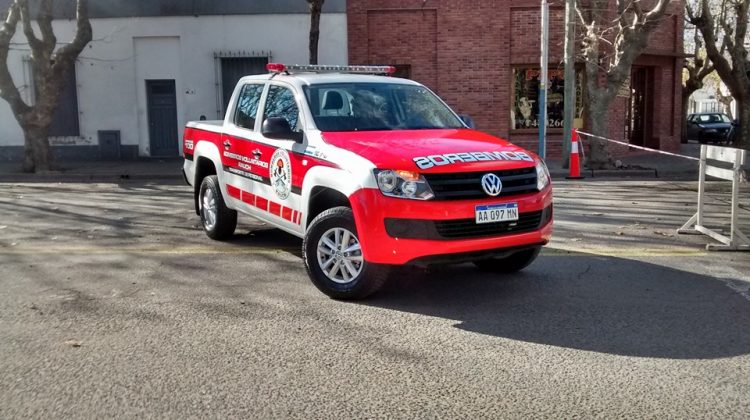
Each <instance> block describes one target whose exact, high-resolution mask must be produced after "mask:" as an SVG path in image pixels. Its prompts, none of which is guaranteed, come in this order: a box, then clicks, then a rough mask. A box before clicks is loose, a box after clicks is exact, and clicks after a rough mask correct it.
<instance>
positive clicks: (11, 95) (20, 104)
mask: <svg viewBox="0 0 750 420" xmlns="http://www.w3.org/2000/svg"><path fill="white" fill-rule="evenodd" d="M20 18H21V11H20V9H19V7H18V4H15V3H14V4H12V5H11V6H10V7H9V8H8V16H7V18H6V19H5V22H4V23H3V27H2V29H0V97H2V98H3V99H5V100H6V101H8V103H9V104H10V107H11V109H12V110H13V113H14V114H15V115H16V116H20V115H25V114H27V113H28V112H29V110H30V107H29V106H28V105H27V104H26V102H24V101H23V99H22V98H21V93H20V92H19V91H18V88H17V87H16V84H15V83H14V82H13V76H11V74H10V70H9V69H8V52H9V51H10V40H11V39H12V38H13V35H14V34H15V33H16V26H17V25H18V21H19V20H20Z"/></svg>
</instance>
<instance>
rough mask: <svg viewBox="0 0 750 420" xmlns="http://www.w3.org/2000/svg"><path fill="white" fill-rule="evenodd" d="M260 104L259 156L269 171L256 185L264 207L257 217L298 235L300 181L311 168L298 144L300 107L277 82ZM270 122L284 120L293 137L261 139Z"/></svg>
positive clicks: (291, 91)
mask: <svg viewBox="0 0 750 420" xmlns="http://www.w3.org/2000/svg"><path fill="white" fill-rule="evenodd" d="M300 97H301V96H300ZM263 101H264V102H263V106H262V108H261V111H260V112H261V113H262V118H259V121H258V125H259V126H260V127H261V129H260V131H259V134H260V137H259V138H260V140H259V143H260V144H259V145H258V152H260V155H261V160H262V161H263V163H264V165H267V166H268V168H267V169H266V172H265V173H263V177H264V179H263V182H258V183H256V185H255V186H256V190H255V191H254V194H256V196H257V198H256V200H261V204H266V206H267V207H266V211H265V212H261V215H260V216H261V218H262V219H264V220H265V221H267V222H268V223H269V224H273V225H276V226H277V227H280V228H282V229H284V230H287V231H290V232H292V233H296V234H300V233H302V211H303V205H302V197H301V193H302V180H303V179H304V175H305V173H306V172H307V170H308V169H309V166H310V165H309V163H308V160H307V159H306V156H305V155H304V154H303V152H304V150H305V147H306V146H305V145H304V144H302V141H301V140H300V139H302V138H303V134H302V130H301V127H303V126H304V125H303V124H302V121H301V118H303V117H302V115H301V114H302V113H301V112H300V109H301V108H300V106H302V105H303V104H302V102H301V101H300V100H299V99H298V97H297V95H296V94H295V91H294V89H293V87H292V86H290V85H287V84H285V83H281V82H278V81H274V82H271V83H270V84H269V86H268V89H267V92H266V94H265V95H264V99H263ZM269 118H283V119H284V120H286V123H288V126H289V127H291V129H292V131H293V132H294V133H295V134H294V135H290V136H289V138H272V137H276V136H272V135H271V134H269V135H268V136H266V135H264V134H263V130H262V126H263V123H264V122H265V121H266V120H268V119H269ZM277 122H278V121H277Z"/></svg>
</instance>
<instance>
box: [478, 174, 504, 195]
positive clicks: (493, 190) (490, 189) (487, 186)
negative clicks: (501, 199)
mask: <svg viewBox="0 0 750 420" xmlns="http://www.w3.org/2000/svg"><path fill="white" fill-rule="evenodd" d="M482 189H484V192H486V193H487V195H489V196H492V197H497V196H498V195H499V194H500V191H502V190H503V181H501V180H500V177H499V176H497V175H495V174H486V175H485V176H483V177H482Z"/></svg>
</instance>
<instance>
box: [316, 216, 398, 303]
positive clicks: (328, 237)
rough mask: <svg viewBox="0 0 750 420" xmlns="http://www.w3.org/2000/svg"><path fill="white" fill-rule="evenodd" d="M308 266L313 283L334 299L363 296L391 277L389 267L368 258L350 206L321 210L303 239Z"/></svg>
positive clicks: (372, 291) (375, 289)
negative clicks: (365, 255) (364, 253)
mask: <svg viewBox="0 0 750 420" xmlns="http://www.w3.org/2000/svg"><path fill="white" fill-rule="evenodd" d="M302 252H303V255H304V259H305V268H306V269H307V274H308V275H309V276H310V280H312V282H313V284H314V285H315V286H316V287H317V288H318V289H319V290H320V291H321V292H323V293H325V294H326V295H328V296H330V297H332V298H334V299H362V298H365V297H367V296H369V295H371V294H372V293H375V292H376V291H377V290H378V289H380V287H381V286H382V285H383V283H385V281H386V279H387V277H388V267H387V266H383V265H378V264H373V263H370V262H367V261H365V259H364V255H363V254H362V246H361V244H360V241H359V237H358V235H357V227H356V226H355V223H354V214H353V213H352V210H351V209H350V208H348V207H334V208H332V209H329V210H326V211H324V212H322V213H321V214H319V215H318V216H317V217H316V218H315V219H314V220H313V221H312V223H311V224H310V228H309V229H308V231H307V234H306V235H305V239H304V241H303V242H302Z"/></svg>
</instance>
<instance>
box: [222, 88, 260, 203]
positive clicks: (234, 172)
mask: <svg viewBox="0 0 750 420" xmlns="http://www.w3.org/2000/svg"><path fill="white" fill-rule="evenodd" d="M265 87H266V84H265V83H264V82H259V83H246V84H245V85H244V86H242V87H241V88H240V90H239V93H238V96H237V100H236V101H235V105H234V108H233V109H229V110H228V111H227V112H228V114H227V117H228V118H226V119H225V124H224V126H225V130H224V134H223V135H222V139H221V140H222V141H221V142H222V145H221V146H222V148H223V150H222V152H221V153H222V165H223V166H224V172H225V173H224V175H225V176H226V179H227V182H226V188H227V194H228V196H229V197H230V199H232V200H233V204H234V205H233V207H234V208H237V209H240V210H242V211H244V212H246V213H250V214H253V215H256V214H257V213H258V208H257V206H256V200H255V193H254V192H255V191H256V189H257V184H258V183H262V182H263V180H264V177H265V176H267V173H268V165H267V164H266V163H264V161H263V160H262V159H261V154H260V149H259V146H260V145H261V144H262V143H261V142H260V140H261V137H262V136H261V135H260V133H259V130H260V124H259V121H258V111H259V109H260V105H261V103H262V102H261V100H262V98H263V93H264V90H265Z"/></svg>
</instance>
